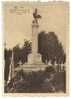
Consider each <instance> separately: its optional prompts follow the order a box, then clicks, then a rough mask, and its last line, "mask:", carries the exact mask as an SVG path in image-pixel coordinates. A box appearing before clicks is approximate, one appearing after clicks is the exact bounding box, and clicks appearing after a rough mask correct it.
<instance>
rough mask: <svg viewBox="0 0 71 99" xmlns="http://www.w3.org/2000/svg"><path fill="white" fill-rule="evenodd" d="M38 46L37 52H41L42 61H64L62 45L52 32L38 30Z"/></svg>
mask: <svg viewBox="0 0 71 99" xmlns="http://www.w3.org/2000/svg"><path fill="white" fill-rule="evenodd" d="M38 47H39V49H38V52H39V53H41V54H42V61H43V62H44V63H46V61H47V63H48V62H49V60H51V63H52V64H54V63H55V61H56V62H57V63H58V64H61V63H65V59H66V55H65V52H64V49H63V46H62V44H61V43H60V42H59V40H58V37H57V36H56V34H55V33H54V32H48V33H46V32H45V31H42V32H40V34H39V36H38Z"/></svg>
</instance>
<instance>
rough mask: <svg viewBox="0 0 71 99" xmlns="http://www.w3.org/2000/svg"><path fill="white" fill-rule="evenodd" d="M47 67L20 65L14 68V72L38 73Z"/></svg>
mask: <svg viewBox="0 0 71 99" xmlns="http://www.w3.org/2000/svg"><path fill="white" fill-rule="evenodd" d="M46 67H48V65H47V64H27V63H26V64H23V65H20V66H19V67H17V68H15V71H16V72H17V71H20V70H23V71H25V72H32V71H40V70H42V71H43V70H45V68H46Z"/></svg>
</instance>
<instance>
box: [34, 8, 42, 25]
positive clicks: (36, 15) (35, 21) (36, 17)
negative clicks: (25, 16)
mask: <svg viewBox="0 0 71 99" xmlns="http://www.w3.org/2000/svg"><path fill="white" fill-rule="evenodd" d="M33 18H34V20H33V23H38V19H40V18H41V15H39V14H38V10H37V8H35V11H34V12H33Z"/></svg>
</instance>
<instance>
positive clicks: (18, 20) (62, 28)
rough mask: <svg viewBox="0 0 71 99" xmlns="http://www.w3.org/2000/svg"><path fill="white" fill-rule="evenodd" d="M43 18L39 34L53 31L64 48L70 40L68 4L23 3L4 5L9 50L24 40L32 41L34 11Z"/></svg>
mask: <svg viewBox="0 0 71 99" xmlns="http://www.w3.org/2000/svg"><path fill="white" fill-rule="evenodd" d="M35 8H37V9H38V13H40V15H41V16H42V19H40V21H39V25H40V27H39V32H40V31H42V30H45V31H46V32H47V33H48V32H49V31H53V32H55V33H56V35H57V36H58V39H59V40H60V41H61V42H62V44H63V46H64V48H66V43H68V42H67V40H68V3H66V2H49V3H44V4H40V3H39V4H37V3H36V4H35V3H34V4H33V3H32V4H31V3H29V4H27V3H23V2H19V3H15V2H11V3H8V2H6V3H3V31H4V35H5V36H4V39H5V42H6V47H7V48H13V47H14V46H15V45H16V44H23V42H24V39H28V40H31V38H32V37H31V34H32V27H31V23H32V20H33V16H32V13H33V11H34V9H35Z"/></svg>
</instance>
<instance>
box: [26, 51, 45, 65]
mask: <svg viewBox="0 0 71 99" xmlns="http://www.w3.org/2000/svg"><path fill="white" fill-rule="evenodd" d="M27 64H43V63H42V56H41V54H39V53H36V54H32V53H31V54H29V55H28V63H27Z"/></svg>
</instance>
